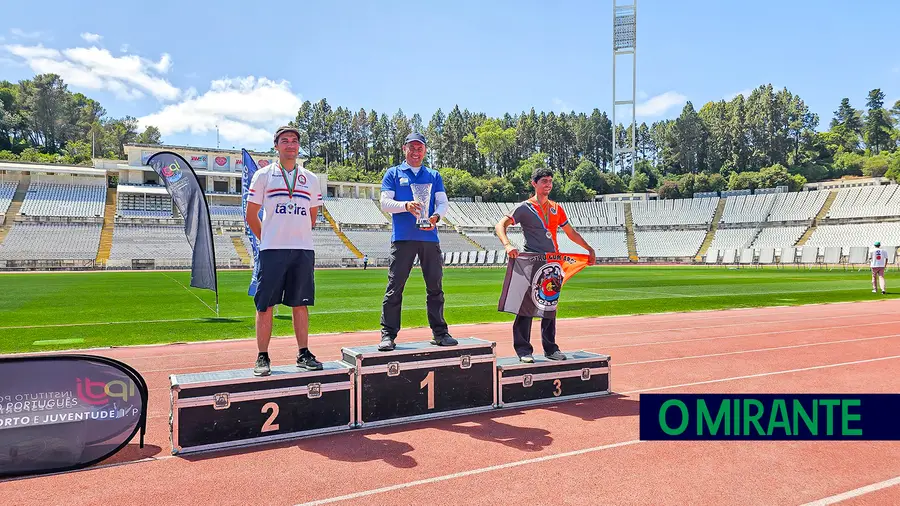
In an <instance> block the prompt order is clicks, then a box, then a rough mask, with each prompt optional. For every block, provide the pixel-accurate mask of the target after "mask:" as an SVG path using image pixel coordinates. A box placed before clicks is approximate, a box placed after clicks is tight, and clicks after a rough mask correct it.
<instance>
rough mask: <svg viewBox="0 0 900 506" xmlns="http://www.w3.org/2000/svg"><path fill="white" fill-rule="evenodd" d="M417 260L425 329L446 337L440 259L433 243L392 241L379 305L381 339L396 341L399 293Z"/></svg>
mask: <svg viewBox="0 0 900 506" xmlns="http://www.w3.org/2000/svg"><path fill="white" fill-rule="evenodd" d="M416 255H418V256H419V263H420V264H421V266H422V276H423V277H424V278H425V293H426V297H425V304H426V306H427V308H428V325H429V326H430V327H431V333H432V334H433V335H434V336H442V335H444V334H447V333H449V332H448V329H447V322H446V321H445V320H444V289H443V287H442V280H443V277H444V272H443V270H444V258H443V254H442V253H441V245H440V243H437V242H425V241H394V242H393V243H391V257H390V263H389V264H388V284H387V290H385V292H384V301H383V302H382V305H381V335H382V336H390V337H392V338H396V337H397V333H399V332H400V310H401V307H402V305H403V289H404V288H406V280H407V279H409V273H410V271H411V270H412V266H413V262H415V260H416Z"/></svg>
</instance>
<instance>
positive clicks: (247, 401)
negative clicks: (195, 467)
mask: <svg viewBox="0 0 900 506" xmlns="http://www.w3.org/2000/svg"><path fill="white" fill-rule="evenodd" d="M322 365H323V368H322V370H321V371H309V372H307V371H304V370H302V369H299V368H297V366H296V365H289V366H277V367H272V374H271V375H270V376H268V377H257V376H254V375H253V370H252V369H240V370H232V371H219V372H207V373H196V374H179V375H174V374H173V375H171V376H170V381H171V390H170V392H171V414H170V417H169V426H170V438H171V442H172V453H173V454H180V453H190V452H200V451H209V450H220V449H225V448H233V447H237V446H246V445H252V444H259V443H266V442H273V441H279V440H283V439H295V438H299V437H304V436H312V435H318V434H325V433H329V432H336V431H340V430H348V429H350V428H352V426H353V408H354V400H355V399H354V395H353V392H354V388H355V384H354V381H353V374H354V370H353V367H351V366H349V365H348V364H346V363H344V362H341V361H336V362H325V363H323V364H322Z"/></svg>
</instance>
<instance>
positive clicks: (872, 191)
mask: <svg viewBox="0 0 900 506" xmlns="http://www.w3.org/2000/svg"><path fill="white" fill-rule="evenodd" d="M898 214H900V185H896V184H891V185H882V186H864V187H859V188H844V189H841V190H838V192H837V197H836V198H835V199H834V203H833V204H832V205H831V209H829V210H828V214H827V215H826V218H829V219H839V218H884V217H889V216H897V215H898Z"/></svg>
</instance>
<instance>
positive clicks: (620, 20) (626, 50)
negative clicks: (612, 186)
mask: <svg viewBox="0 0 900 506" xmlns="http://www.w3.org/2000/svg"><path fill="white" fill-rule="evenodd" d="M618 2H619V0H613V58H612V60H613V74H612V75H613V107H612V149H613V170H615V168H616V158H617V157H618V154H619V153H631V175H632V176H633V175H634V166H635V154H636V150H635V138H636V134H637V122H636V121H635V95H636V94H637V44H636V40H637V0H630V2H629V3H628V4H622V5H619V4H618ZM623 55H631V96H630V98H625V99H623V100H619V98H618V97H619V95H618V93H617V91H618V90H617V84H618V82H617V80H616V60H617V59H618V57H619V56H623ZM620 105H630V106H631V147H630V148H629V147H626V148H624V149H622V150H621V151H619V148H618V145H617V139H616V107H618V106H620ZM623 165H624V161H623Z"/></svg>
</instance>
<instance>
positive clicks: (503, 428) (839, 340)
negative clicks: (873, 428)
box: [0, 300, 900, 506]
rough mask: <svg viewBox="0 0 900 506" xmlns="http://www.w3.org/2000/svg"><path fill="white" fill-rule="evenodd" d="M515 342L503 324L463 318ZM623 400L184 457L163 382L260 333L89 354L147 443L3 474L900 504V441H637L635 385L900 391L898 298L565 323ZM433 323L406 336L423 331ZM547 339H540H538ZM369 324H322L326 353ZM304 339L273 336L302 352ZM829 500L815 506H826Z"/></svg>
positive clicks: (115, 494)
mask: <svg viewBox="0 0 900 506" xmlns="http://www.w3.org/2000/svg"><path fill="white" fill-rule="evenodd" d="M452 331H453V333H454V335H455V336H457V337H462V336H475V337H479V338H483V339H489V340H495V341H496V342H497V353H498V356H508V355H512V354H513V350H512V346H511V337H510V328H509V325H508V324H501V325H498V324H490V325H460V326H454V327H453V329H452ZM558 332H559V342H560V345H561V346H562V347H563V349H565V350H574V349H585V350H591V351H597V352H603V353H608V354H610V355H611V356H612V357H613V360H612V387H613V390H614V391H615V392H616V395H613V396H609V397H605V398H599V399H593V400H589V401H582V402H561V403H558V404H552V405H547V406H544V407H538V408H529V409H521V410H503V411H496V412H492V413H487V414H481V415H474V416H463V417H458V418H451V419H445V420H436V421H431V422H424V423H416V424H409V425H403V426H398V427H391V428H382V429H367V430H357V431H352V432H347V433H343V434H338V435H329V436H323V437H318V438H311V439H304V440H297V441H291V442H284V443H279V444H271V445H265V446H258V447H254V448H251V449H242V450H233V451H226V452H219V453H215V454H208V455H203V456H185V457H180V456H179V457H173V456H172V455H171V454H170V444H169V441H168V423H167V417H168V415H169V394H168V386H169V385H168V376H169V374H173V373H183V372H199V371H205V370H218V369H233V368H245V367H251V366H252V361H253V359H254V358H255V343H254V342H253V341H252V340H241V341H227V342H216V343H200V344H189V345H168V346H150V347H136V348H116V349H104V350H93V351H92V353H98V354H102V355H107V356H110V357H114V358H117V359H120V360H123V361H125V362H126V363H129V364H131V365H132V366H134V367H135V368H137V369H138V370H139V371H140V372H141V373H142V374H143V375H144V377H145V378H146V380H147V382H148V385H149V387H150V401H149V420H148V433H147V438H146V444H145V447H144V448H143V449H140V448H138V446H137V445H136V444H132V445H129V446H128V447H126V448H125V449H123V451H122V452H121V453H120V454H118V455H116V456H114V457H113V458H112V459H110V460H109V461H107V462H105V463H104V464H103V465H100V466H96V467H94V468H91V469H87V470H83V471H78V472H72V473H63V474H58V475H52V476H44V477H36V478H27V479H18V480H11V481H7V482H3V483H0V497H2V502H3V504H15V505H31V504H35V505H38V504H39V505H46V504H67V505H76V504H166V505H175V504H185V505H193V506H195V505H198V504H217V505H220V504H253V505H260V504H278V505H288V506H290V505H296V504H304V503H313V504H329V503H334V504H366V505H369V504H385V505H391V506H397V505H402V504H414V505H421V504H428V503H436V504H502V505H504V506H508V505H510V504H529V505H532V504H548V505H550V504H553V505H555V504H573V505H582V504H583V505H594V504H599V503H606V504H654V505H660V504H740V505H747V504H760V505H772V504H797V505H804V504H808V503H812V504H823V505H824V504H832V503H834V502H835V501H838V502H839V503H840V504H854V505H858V504H875V505H881V504H884V505H888V504H891V505H893V504H900V442H873V441H867V442H859V443H855V442H834V443H807V442H772V443H768V442H762V443H735V442H679V443H671V442H642V441H640V440H639V439H638V433H639V431H638V406H639V404H638V403H639V400H640V394H641V392H685V393H700V392H721V393H737V392H747V393H755V392H758V393H769V392H773V393H777V392H786V393H787V392H791V393H803V392H809V393H816V392H835V393H843V392H846V393H882V392H884V393H889V392H900V375H898V374H896V371H897V370H898V366H900V300H885V301H877V302H865V303H846V304H826V305H813V306H802V307H777V308H763V309H743V310H727V311H712V312H694V313H677V314H657V315H646V316H629V317H612V318H590V319H573V320H560V321H559V324H558ZM428 337H429V336H428V330H427V329H415V330H409V331H404V332H403V333H401V336H400V339H401V340H407V341H409V340H421V339H426V338H428ZM535 337H537V334H535ZM377 339H378V335H377V333H375V332H365V333H348V334H332V335H322V336H314V337H313V338H312V343H313V350H314V352H315V353H316V354H317V355H318V356H319V358H320V359H322V360H334V359H337V358H338V357H339V356H340V353H339V352H340V349H341V347H343V346H349V345H360V344H371V343H374V342H376V341H377ZM295 353H296V344H295V343H294V342H293V339H292V338H279V339H275V340H273V343H272V347H271V349H270V355H271V356H272V358H273V361H274V363H276V364H286V363H292V361H293V359H294V355H295ZM817 501H818V502H817Z"/></svg>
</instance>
